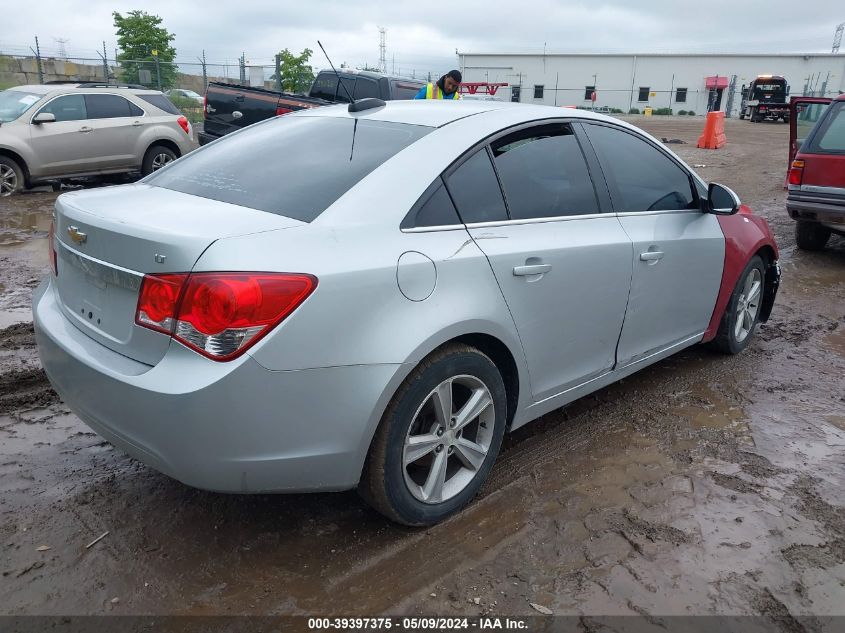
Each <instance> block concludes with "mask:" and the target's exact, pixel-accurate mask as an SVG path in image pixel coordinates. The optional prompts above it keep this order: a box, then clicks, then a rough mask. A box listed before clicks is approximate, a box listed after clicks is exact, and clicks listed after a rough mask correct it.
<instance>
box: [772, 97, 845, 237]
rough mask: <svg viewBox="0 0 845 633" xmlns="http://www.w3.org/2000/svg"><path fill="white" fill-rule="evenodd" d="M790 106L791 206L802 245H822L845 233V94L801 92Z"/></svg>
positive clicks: (796, 230)
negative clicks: (827, 96)
mask: <svg viewBox="0 0 845 633" xmlns="http://www.w3.org/2000/svg"><path fill="white" fill-rule="evenodd" d="M790 106H791V109H792V112H791V115H792V116H791V120H790V159H791V163H790V168H789V176H788V179H787V183H788V186H789V195H788V197H787V199H786V208H787V210H788V211H789V215H790V217H792V219H794V220H795V221H796V222H797V224H796V226H795V237H796V240H797V241H798V247H799V248H802V249H805V250H811V251H817V250H821V249H823V248H824V247H825V244H827V240H828V238H830V234H831V233H838V234H839V235H845V94H843V95H840V96H839V97H838V98H836V99H833V100H831V99H823V98H818V97H796V98H793V99H792V101H791V103H790Z"/></svg>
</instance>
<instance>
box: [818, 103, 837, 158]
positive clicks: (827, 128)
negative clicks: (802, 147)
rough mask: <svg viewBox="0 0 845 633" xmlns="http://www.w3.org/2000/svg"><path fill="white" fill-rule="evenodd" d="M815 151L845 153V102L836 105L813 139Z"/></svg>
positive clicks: (832, 107)
mask: <svg viewBox="0 0 845 633" xmlns="http://www.w3.org/2000/svg"><path fill="white" fill-rule="evenodd" d="M813 145H814V146H815V148H814V149H818V150H821V151H823V152H836V153H839V152H845V102H837V103H834V104H833V105H832V106H831V107H830V111H829V112H828V114H827V116H826V117H825V118H824V120H823V122H822V124H821V127H820V128H819V131H818V133H817V134H815V135H814V138H813Z"/></svg>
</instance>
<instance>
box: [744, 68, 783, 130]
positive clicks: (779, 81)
mask: <svg viewBox="0 0 845 633" xmlns="http://www.w3.org/2000/svg"><path fill="white" fill-rule="evenodd" d="M788 96H789V85H787V83H786V79H785V78H784V77H781V76H780V75H758V76H757V78H756V79H755V80H754V81H752V82H751V83H750V84H749V85H748V87H746V86H745V85H743V86H742V105H741V107H740V111H739V118H740V119H744V118H745V117H748V118H749V119H751V121H752V122H753V123H759V122H760V121H762V120H763V119H768V118H771V119H774V120H775V121H777V120H778V119H780V120H781V121H789V103H788V101H787V97H788Z"/></svg>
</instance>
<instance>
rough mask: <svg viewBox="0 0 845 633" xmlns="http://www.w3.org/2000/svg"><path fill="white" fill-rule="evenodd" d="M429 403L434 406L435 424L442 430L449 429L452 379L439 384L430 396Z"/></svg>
mask: <svg viewBox="0 0 845 633" xmlns="http://www.w3.org/2000/svg"><path fill="white" fill-rule="evenodd" d="M431 402H432V404H433V405H434V416H435V418H437V423H438V424H439V425H440V426H442V427H443V428H444V429H447V428H449V422H450V421H451V419H452V379H451V378H450V379H449V380H447V381H445V382H442V383H440V385H439V386H438V387H437V389H435V391H434V393H433V394H431Z"/></svg>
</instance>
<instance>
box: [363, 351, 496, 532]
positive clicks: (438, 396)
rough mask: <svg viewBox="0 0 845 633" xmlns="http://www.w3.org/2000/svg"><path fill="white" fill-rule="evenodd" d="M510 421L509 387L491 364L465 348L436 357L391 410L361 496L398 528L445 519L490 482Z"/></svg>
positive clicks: (370, 460) (425, 364) (399, 395)
mask: <svg viewBox="0 0 845 633" xmlns="http://www.w3.org/2000/svg"><path fill="white" fill-rule="evenodd" d="M440 403H442V404H443V407H442V408H440V406H439V404H440ZM462 413H464V414H465V415H461V414H462ZM506 415H507V396H506V392H505V385H504V382H503V381H502V376H501V374H500V373H499V370H498V369H497V368H496V365H495V364H493V361H491V360H490V358H488V357H487V356H486V355H485V354H483V353H482V352H480V351H479V350H477V349H475V348H473V347H469V346H467V345H450V346H448V347H445V348H444V349H442V350H440V351H437V352H434V353H433V354H431V355H429V356H428V357H427V358H425V359H424V360H423V361H422V362H421V363H420V364H419V365H418V366H417V367H416V368H415V369H414V370H413V371H412V372H411V374H410V375H409V376H408V377H407V378H406V379H405V381H404V382H403V383H402V386H401V387H400V388H399V390H398V391H397V392H396V394H395V395H394V396H393V399H392V400H391V402H390V404H389V405H388V407H387V410H386V411H385V413H384V416H383V417H382V420H381V423H380V425H379V428H378V430H377V431H376V434H375V437H374V438H373V442H372V445H371V446H370V452H369V455H368V456H367V462H366V464H365V466H364V472H363V474H362V477H361V483H360V484H359V486H358V491H359V493H360V494H361V496H362V497H363V498H364V499H365V500H366V501H367V502H368V503H369V504H370V505H371V506H372V507H373V508H375V509H376V510H378V511H379V512H381V513H382V514H383V515H385V516H386V517H387V518H389V519H391V520H393V521H395V522H397V523H402V524H404V525H411V526H423V525H432V524H434V523H438V522H439V521H442V520H444V519H445V518H447V517H449V516H450V515H452V514H454V513H456V512H458V511H459V510H460V509H461V508H463V507H464V506H465V505H467V504H468V503H469V502H470V501H472V499H473V497H475V495H476V493H477V492H478V490H479V488H481V485H482V484H483V483H484V481H485V480H486V479H487V476H488V475H489V473H490V469H491V468H492V467H493V462H494V461H495V459H496V455H497V454H498V452H499V448H500V447H501V444H502V437H503V436H504V433H505V417H506ZM438 475H439V476H438Z"/></svg>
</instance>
